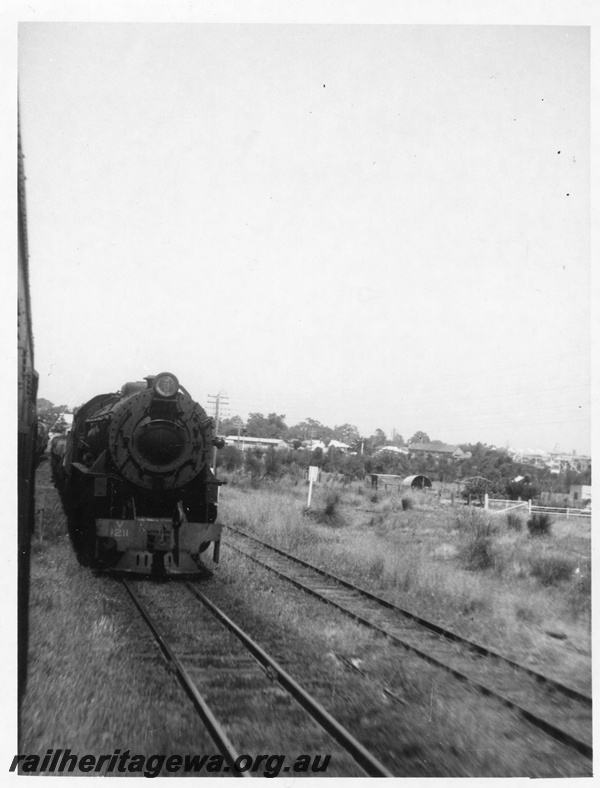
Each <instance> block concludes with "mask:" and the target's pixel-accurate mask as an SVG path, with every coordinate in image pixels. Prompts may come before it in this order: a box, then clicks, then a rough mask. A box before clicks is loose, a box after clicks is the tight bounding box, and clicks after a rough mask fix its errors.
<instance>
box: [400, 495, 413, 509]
mask: <svg viewBox="0 0 600 788" xmlns="http://www.w3.org/2000/svg"><path fill="white" fill-rule="evenodd" d="M414 505H415V504H414V501H413V499H412V498H403V499H402V509H403V511H406V510H407V509H413V508H414Z"/></svg>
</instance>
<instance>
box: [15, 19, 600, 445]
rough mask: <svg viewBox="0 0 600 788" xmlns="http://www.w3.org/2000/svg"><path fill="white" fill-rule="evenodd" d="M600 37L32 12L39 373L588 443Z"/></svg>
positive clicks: (369, 420)
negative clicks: (82, 18)
mask: <svg viewBox="0 0 600 788" xmlns="http://www.w3.org/2000/svg"><path fill="white" fill-rule="evenodd" d="M589 46H590V36H589V29H588V28H585V27H556V26H554V27H550V26H441V25H421V26H409V25H342V24H337V25H335V24H334V25H279V24H270V25H258V24H252V25H238V24H224V25H218V24H215V25H207V24H100V23H96V24H89V23H86V24H78V23H69V24H63V23H22V24H21V25H20V28H19V82H20V85H19V95H20V106H21V133H22V141H23V149H24V153H25V156H26V159H25V168H26V176H27V200H28V224H29V244H30V270H31V280H32V281H31V286H32V305H33V317H34V331H35V353H36V366H37V369H38V371H39V373H40V390H39V394H40V396H41V397H45V398H46V399H49V400H51V401H52V402H54V403H55V404H67V405H70V406H76V405H79V404H81V403H82V402H84V401H85V400H87V399H89V398H90V397H92V396H94V395H95V394H98V393H102V392H108V391H115V390H117V389H118V388H120V386H121V385H122V384H123V383H124V382H125V381H128V380H139V379H141V378H143V377H144V376H145V375H148V374H150V373H157V372H161V371H170V372H173V373H175V374H176V375H177V376H178V377H179V379H180V381H181V383H182V384H183V385H184V386H185V387H186V388H187V389H188V390H189V391H190V393H191V394H192V395H193V396H194V397H195V398H196V399H198V400H199V401H200V402H201V403H202V404H206V399H207V395H209V394H212V395H214V394H216V393H217V392H218V391H219V390H223V391H226V392H227V394H228V397H229V412H230V414H231V415H232V416H233V415H235V414H240V415H241V416H242V417H246V416H247V414H248V413H249V412H255V411H258V412H262V413H265V414H266V413H268V412H273V411H274V412H277V413H279V414H285V416H286V421H287V423H288V425H292V424H295V423H297V422H298V421H301V420H303V419H304V418H306V417H311V418H314V419H318V420H320V421H321V422H323V423H324V424H327V425H328V426H334V425H335V424H342V423H344V422H350V423H352V424H355V425H356V426H357V427H358V429H359V430H360V431H361V433H363V434H365V435H369V434H371V433H372V432H373V431H374V430H375V429H376V428H378V427H379V428H381V429H383V430H384V431H385V432H386V433H388V435H389V434H390V433H391V431H392V428H395V429H396V430H397V431H398V432H400V433H401V434H402V435H403V436H404V437H405V438H410V437H411V436H412V434H413V433H414V432H416V431H417V430H424V431H426V432H427V433H428V434H429V436H430V437H431V438H432V439H436V438H437V439H440V440H444V441H447V442H452V443H455V442H456V443H458V442H461V443H462V442H476V441H484V442H487V443H493V444H496V445H502V446H505V445H507V444H508V445H510V446H512V447H520V448H526V447H530V448H538V447H539V448H543V449H546V450H552V449H554V448H555V447H558V448H559V449H561V450H566V451H571V450H573V449H576V450H577V451H578V452H585V453H589V451H590V449H591V445H590V444H591V441H590V270H589V257H590V128H589V112H590V99H589V91H590V84H589V83H590V72H589V69H590V51H589Z"/></svg>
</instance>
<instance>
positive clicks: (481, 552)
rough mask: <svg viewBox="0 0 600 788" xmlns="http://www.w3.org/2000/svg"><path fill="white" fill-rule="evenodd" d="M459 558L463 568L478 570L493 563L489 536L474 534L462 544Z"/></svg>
mask: <svg viewBox="0 0 600 788" xmlns="http://www.w3.org/2000/svg"><path fill="white" fill-rule="evenodd" d="M460 559H461V562H462V565H463V566H464V568H465V569H468V570H469V571H471V572H479V571H482V570H484V569H489V568H490V567H491V566H493V565H494V555H493V552H492V540H491V538H490V537H489V536H483V535H479V536H475V537H474V538H473V539H470V540H469V541H468V542H467V543H466V544H465V545H463V548H462V550H461V551H460Z"/></svg>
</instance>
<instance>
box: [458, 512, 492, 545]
mask: <svg viewBox="0 0 600 788" xmlns="http://www.w3.org/2000/svg"><path fill="white" fill-rule="evenodd" d="M454 525H455V527H456V529H457V530H458V531H460V532H461V533H463V534H468V535H469V536H472V537H474V538H476V539H477V538H479V537H489V536H491V535H492V534H493V533H494V532H495V531H496V530H497V527H496V526H495V525H492V521H491V519H490V518H489V517H487V516H486V514H485V513H484V512H483V511H482V510H481V509H472V508H470V507H469V508H468V509H466V511H462V512H459V513H458V514H457V515H456V517H455V519H454Z"/></svg>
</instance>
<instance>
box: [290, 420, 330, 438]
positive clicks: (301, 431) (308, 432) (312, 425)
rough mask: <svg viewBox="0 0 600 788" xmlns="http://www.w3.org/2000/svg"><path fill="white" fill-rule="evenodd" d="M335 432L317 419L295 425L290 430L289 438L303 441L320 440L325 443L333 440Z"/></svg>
mask: <svg viewBox="0 0 600 788" xmlns="http://www.w3.org/2000/svg"><path fill="white" fill-rule="evenodd" d="M332 433H333V430H332V429H331V427H325V426H324V425H323V424H321V422H320V421H317V420H316V419H304V421H301V422H300V423H299V424H295V425H294V426H293V427H290V428H289V429H288V433H287V436H288V438H298V439H299V440H302V441H308V440H320V441H325V440H327V439H328V438H331V435H332Z"/></svg>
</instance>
